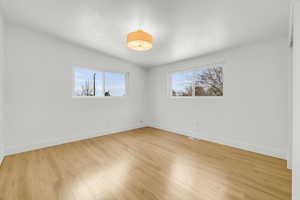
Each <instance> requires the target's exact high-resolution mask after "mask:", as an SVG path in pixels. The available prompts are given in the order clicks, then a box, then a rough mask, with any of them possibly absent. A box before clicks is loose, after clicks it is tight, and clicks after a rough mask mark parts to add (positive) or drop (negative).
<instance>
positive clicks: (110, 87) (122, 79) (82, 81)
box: [73, 68, 126, 96]
mask: <svg viewBox="0 0 300 200" xmlns="http://www.w3.org/2000/svg"><path fill="white" fill-rule="evenodd" d="M73 93H74V96H125V95H126V74H125V73H113V72H97V71H93V70H88V69H81V68H75V69H74V92H73Z"/></svg>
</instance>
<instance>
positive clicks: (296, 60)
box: [292, 0, 300, 200]
mask: <svg viewBox="0 0 300 200" xmlns="http://www.w3.org/2000/svg"><path fill="white" fill-rule="evenodd" d="M294 2H295V7H294V47H293V155H292V156H293V180H292V186H293V192H292V194H293V200H299V199H300V155H299V153H300V56H299V55H300V26H299V24H300V1H299V0H298V1H294Z"/></svg>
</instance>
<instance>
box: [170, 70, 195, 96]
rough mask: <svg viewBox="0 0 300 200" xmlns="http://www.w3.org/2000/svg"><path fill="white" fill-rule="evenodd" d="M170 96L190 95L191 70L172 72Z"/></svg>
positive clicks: (191, 90)
mask: <svg viewBox="0 0 300 200" xmlns="http://www.w3.org/2000/svg"><path fill="white" fill-rule="evenodd" d="M171 78H172V96H192V94H193V89H192V78H193V72H183V73H176V74H172V77H171Z"/></svg>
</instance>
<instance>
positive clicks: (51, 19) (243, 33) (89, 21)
mask: <svg viewBox="0 0 300 200" xmlns="http://www.w3.org/2000/svg"><path fill="white" fill-rule="evenodd" d="M289 2H290V1H289V0H26V1H25V0H3V7H4V11H5V16H6V17H7V19H8V20H9V21H11V22H15V23H19V24H23V25H25V26H29V27H31V28H34V29H37V30H40V31H43V32H47V33H50V34H52V35H56V36H57V37H61V38H63V39H65V40H68V41H71V42H73V43H76V44H80V45H83V46H87V47H90V48H93V49H96V50H99V51H101V52H105V53H107V54H110V55H112V56H115V57H119V58H121V59H125V60H127V61H130V62H133V63H136V64H138V65H141V66H145V67H146V66H157V65H161V64H165V63H170V62H175V61H178V60H182V59H187V58H190V57H195V56H198V55H203V54H207V53H211V52H214V51H218V50H222V49H226V48H231V47H234V46H238V45H243V44H247V43H250V42H254V41H259V40H263V39H267V38H275V37H280V36H287V35H288V20H289ZM140 28H142V29H144V30H145V31H147V32H149V33H151V34H152V35H153V37H154V47H153V49H151V50H150V51H146V52H135V51H133V50H129V49H128V48H127V47H126V35H127V33H129V32H131V31H135V30H136V29H140Z"/></svg>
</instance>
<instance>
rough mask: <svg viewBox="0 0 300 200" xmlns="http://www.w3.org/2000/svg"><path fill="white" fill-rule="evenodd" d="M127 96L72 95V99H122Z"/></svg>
mask: <svg viewBox="0 0 300 200" xmlns="http://www.w3.org/2000/svg"><path fill="white" fill-rule="evenodd" d="M127 97H128V96H127V95H126V96H72V99H123V98H127Z"/></svg>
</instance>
